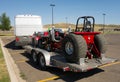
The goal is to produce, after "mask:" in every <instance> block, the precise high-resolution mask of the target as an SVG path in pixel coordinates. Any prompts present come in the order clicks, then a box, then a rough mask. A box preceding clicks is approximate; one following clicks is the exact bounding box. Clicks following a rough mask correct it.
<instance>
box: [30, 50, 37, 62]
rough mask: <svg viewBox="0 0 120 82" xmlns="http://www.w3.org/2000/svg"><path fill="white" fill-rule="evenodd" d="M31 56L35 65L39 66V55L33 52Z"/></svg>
mask: <svg viewBox="0 0 120 82" xmlns="http://www.w3.org/2000/svg"><path fill="white" fill-rule="evenodd" d="M31 54H32V61H33V63H35V64H38V54H37V53H36V52H35V51H34V50H33V51H32V52H31Z"/></svg>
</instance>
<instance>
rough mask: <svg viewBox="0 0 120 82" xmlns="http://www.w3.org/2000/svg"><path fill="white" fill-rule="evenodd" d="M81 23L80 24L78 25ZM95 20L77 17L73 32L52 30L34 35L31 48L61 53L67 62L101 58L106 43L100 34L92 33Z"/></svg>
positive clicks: (87, 17) (88, 17)
mask: <svg viewBox="0 0 120 82" xmlns="http://www.w3.org/2000/svg"><path fill="white" fill-rule="evenodd" d="M81 21H82V24H80V23H81ZM94 24H95V19H94V17H92V16H83V17H79V18H78V20H77V23H76V28H75V29H74V31H70V29H69V30H68V32H67V33H64V32H62V30H61V29H55V28H52V29H51V30H49V31H46V32H39V33H35V34H34V38H33V40H32V45H33V47H39V48H41V49H45V50H47V51H50V52H53V51H54V52H60V53H63V54H64V55H63V56H65V58H66V60H67V61H69V62H73V63H79V62H80V61H79V59H80V58H86V59H91V58H102V56H103V54H104V53H105V52H106V41H105V38H104V37H103V36H102V34H100V32H94Z"/></svg>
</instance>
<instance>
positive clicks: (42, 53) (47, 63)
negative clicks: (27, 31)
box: [35, 48, 50, 66]
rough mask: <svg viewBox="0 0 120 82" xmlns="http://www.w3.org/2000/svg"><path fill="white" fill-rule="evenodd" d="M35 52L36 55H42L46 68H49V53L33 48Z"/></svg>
mask: <svg viewBox="0 0 120 82" xmlns="http://www.w3.org/2000/svg"><path fill="white" fill-rule="evenodd" d="M35 51H36V53H37V54H38V55H40V54H41V55H43V56H44V58H45V62H46V66H50V52H48V51H46V50H43V49H39V48H35Z"/></svg>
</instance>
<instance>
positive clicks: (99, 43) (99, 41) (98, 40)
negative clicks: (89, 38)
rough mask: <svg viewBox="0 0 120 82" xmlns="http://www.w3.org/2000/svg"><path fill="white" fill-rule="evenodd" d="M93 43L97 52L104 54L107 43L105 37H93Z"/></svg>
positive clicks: (99, 35) (100, 35)
mask: <svg viewBox="0 0 120 82" xmlns="http://www.w3.org/2000/svg"><path fill="white" fill-rule="evenodd" d="M94 42H95V45H96V47H97V49H98V51H99V52H100V53H102V54H104V53H105V52H106V50H107V41H106V40H105V37H104V36H103V35H102V34H98V35H95V38H94Z"/></svg>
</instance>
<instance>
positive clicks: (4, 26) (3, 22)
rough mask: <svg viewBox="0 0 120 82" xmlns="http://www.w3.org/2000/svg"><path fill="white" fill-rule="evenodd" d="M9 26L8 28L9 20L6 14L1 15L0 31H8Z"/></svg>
mask: <svg viewBox="0 0 120 82" xmlns="http://www.w3.org/2000/svg"><path fill="white" fill-rule="evenodd" d="M10 28H11V26H10V19H9V17H8V16H6V13H3V14H2V15H1V16H0V29H1V30H3V31H4V30H10Z"/></svg>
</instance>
